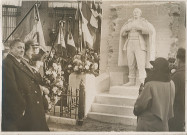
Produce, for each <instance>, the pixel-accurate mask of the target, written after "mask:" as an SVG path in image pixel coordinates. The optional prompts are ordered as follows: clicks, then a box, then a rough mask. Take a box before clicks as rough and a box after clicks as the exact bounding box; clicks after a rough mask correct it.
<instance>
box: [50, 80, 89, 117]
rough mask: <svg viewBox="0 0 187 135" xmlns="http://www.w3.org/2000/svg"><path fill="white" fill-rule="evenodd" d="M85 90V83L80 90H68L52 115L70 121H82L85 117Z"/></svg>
mask: <svg viewBox="0 0 187 135" xmlns="http://www.w3.org/2000/svg"><path fill="white" fill-rule="evenodd" d="M84 98H85V88H84V84H83V81H81V82H80V86H79V88H78V89H75V90H73V89H72V88H68V89H67V90H66V92H64V93H63V94H62V96H61V97H60V100H59V101H58V102H57V104H56V105H55V107H54V109H53V110H52V112H51V113H50V115H54V116H59V117H65V118H70V119H82V118H83V117H84V104H85V100H84Z"/></svg>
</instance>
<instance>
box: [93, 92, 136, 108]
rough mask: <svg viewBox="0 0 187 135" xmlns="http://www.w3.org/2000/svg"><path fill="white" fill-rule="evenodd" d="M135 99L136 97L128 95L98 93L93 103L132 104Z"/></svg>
mask: <svg viewBox="0 0 187 135" xmlns="http://www.w3.org/2000/svg"><path fill="white" fill-rule="evenodd" d="M135 101H136V98H135V97H132V96H131V97H129V96H119V95H111V94H99V95H96V97H95V103H99V104H108V105H119V106H134V103H135Z"/></svg>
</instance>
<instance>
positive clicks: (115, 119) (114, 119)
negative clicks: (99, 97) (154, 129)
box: [87, 112, 137, 126]
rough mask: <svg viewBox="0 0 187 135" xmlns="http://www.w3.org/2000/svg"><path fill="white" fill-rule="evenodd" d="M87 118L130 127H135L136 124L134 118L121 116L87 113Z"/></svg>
mask: <svg viewBox="0 0 187 135" xmlns="http://www.w3.org/2000/svg"><path fill="white" fill-rule="evenodd" d="M87 116H88V118H91V119H94V120H98V121H102V122H108V123H119V124H124V125H131V126H136V124H137V119H136V117H135V116H123V115H114V114H107V113H98V112H89V113H88V115H87Z"/></svg>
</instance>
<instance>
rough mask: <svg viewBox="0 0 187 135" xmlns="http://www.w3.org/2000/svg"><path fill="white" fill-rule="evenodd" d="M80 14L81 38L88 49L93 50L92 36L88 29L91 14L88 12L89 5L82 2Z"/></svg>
mask: <svg viewBox="0 0 187 135" xmlns="http://www.w3.org/2000/svg"><path fill="white" fill-rule="evenodd" d="M80 14H81V18H82V20H81V21H82V32H83V38H84V41H85V42H86V43H88V46H89V47H90V48H93V43H94V36H93V35H92V32H91V29H90V28H89V23H90V19H91V16H92V12H91V10H90V7H89V4H88V3H87V2H85V1H83V2H82V5H81V7H80Z"/></svg>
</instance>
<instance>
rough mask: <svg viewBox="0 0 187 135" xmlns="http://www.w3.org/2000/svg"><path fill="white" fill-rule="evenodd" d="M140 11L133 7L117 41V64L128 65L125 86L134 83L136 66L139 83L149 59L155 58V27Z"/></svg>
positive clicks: (142, 79) (148, 64)
mask: <svg viewBox="0 0 187 135" xmlns="http://www.w3.org/2000/svg"><path fill="white" fill-rule="evenodd" d="M141 15H142V11H141V10H140V9H139V8H135V9H134V11H133V16H134V17H133V18H131V19H129V20H128V21H127V22H126V23H125V24H124V25H123V26H122V28H121V31H120V41H119V57H118V66H125V65H128V68H129V76H128V78H129V82H128V83H126V84H124V85H125V86H133V85H135V84H136V67H137V69H138V73H139V80H140V83H144V80H145V77H146V71H145V68H150V67H151V65H150V63H149V61H152V60H154V59H155V35H156V32H155V29H154V27H153V25H152V24H151V23H149V22H148V21H147V20H146V19H144V18H142V17H141Z"/></svg>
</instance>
